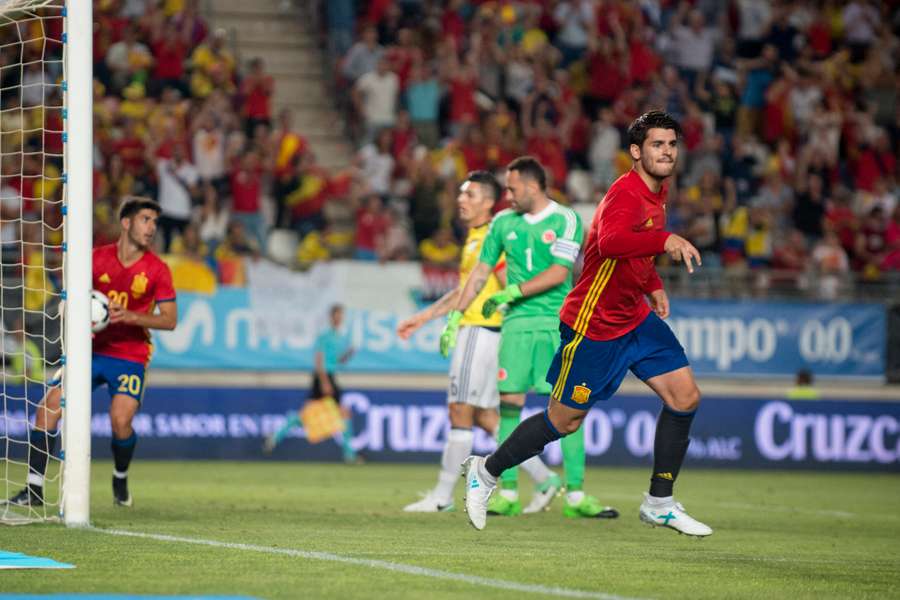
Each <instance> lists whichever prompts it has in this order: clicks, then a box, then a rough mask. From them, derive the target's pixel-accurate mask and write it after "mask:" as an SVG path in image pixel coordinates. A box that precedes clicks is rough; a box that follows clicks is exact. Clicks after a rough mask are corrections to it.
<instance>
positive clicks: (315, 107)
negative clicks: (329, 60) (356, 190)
mask: <svg viewBox="0 0 900 600" xmlns="http://www.w3.org/2000/svg"><path fill="white" fill-rule="evenodd" d="M207 6H209V9H210V11H209V14H208V17H209V21H210V23H211V24H212V26H214V27H221V28H223V29H225V30H226V31H228V33H229V38H230V39H231V40H232V42H233V43H234V45H235V48H234V50H235V51H236V54H237V56H238V57H240V60H241V63H242V64H244V65H246V63H247V61H249V60H250V59H252V58H254V57H259V58H262V60H263V62H264V63H265V69H266V72H268V73H269V74H270V75H272V77H274V78H275V95H274V97H273V102H272V108H273V115H276V114H277V113H278V111H280V110H281V109H283V108H290V109H291V110H292V111H293V113H294V127H295V128H296V130H297V131H298V132H299V133H301V134H302V135H304V136H305V137H306V138H307V139H308V140H309V143H310V146H311V147H312V149H313V151H314V152H315V154H316V158H317V159H318V162H319V164H321V165H322V166H324V167H326V168H329V169H343V168H346V167H347V166H349V165H350V163H351V161H352V160H353V149H352V146H351V145H350V143H349V141H348V140H347V138H346V137H345V135H344V130H345V128H344V123H343V118H342V117H341V115H340V113H339V111H337V110H336V107H335V101H334V98H333V96H332V92H331V91H330V89H329V84H328V69H329V67H328V66H327V64H326V60H325V55H324V52H323V51H322V50H321V49H320V48H319V44H318V34H317V33H316V31H315V29H314V27H315V26H314V24H313V19H312V18H311V17H310V15H308V14H307V11H308V10H309V5H308V4H307V3H306V2H303V1H298V0H294V1H291V0H254V1H252V2H248V1H247V0H216V1H215V2H210V3H209V4H208V5H207Z"/></svg>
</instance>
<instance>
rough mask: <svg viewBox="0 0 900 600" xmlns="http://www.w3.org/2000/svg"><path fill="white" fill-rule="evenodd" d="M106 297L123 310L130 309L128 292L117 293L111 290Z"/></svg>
mask: <svg viewBox="0 0 900 600" xmlns="http://www.w3.org/2000/svg"><path fill="white" fill-rule="evenodd" d="M106 295H107V296H108V297H109V300H110V302H115V303H116V304H118V305H119V306H121V307H122V308H126V309H127V308H128V292H117V291H116V290H110V291H109V292H107V294H106Z"/></svg>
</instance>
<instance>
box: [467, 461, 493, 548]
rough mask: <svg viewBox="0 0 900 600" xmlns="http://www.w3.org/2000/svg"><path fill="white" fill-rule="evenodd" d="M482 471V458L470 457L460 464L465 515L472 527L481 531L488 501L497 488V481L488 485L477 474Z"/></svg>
mask: <svg viewBox="0 0 900 600" xmlns="http://www.w3.org/2000/svg"><path fill="white" fill-rule="evenodd" d="M479 469H484V457H483V456H470V457H469V458H467V459H466V460H465V461H463V464H462V476H463V477H464V478H465V480H466V497H465V504H466V515H467V516H468V517H469V523H471V524H472V527H474V528H475V529H477V530H479V531H481V530H482V529H484V526H485V525H486V524H487V509H488V500H490V498H491V492H493V491H494V488H495V487H496V486H497V481H496V480H495V481H494V482H493V483H489V482H487V481H485V480H484V478H483V477H482V476H481V475H480V474H479V472H478V471H479Z"/></svg>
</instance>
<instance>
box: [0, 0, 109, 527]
mask: <svg viewBox="0 0 900 600" xmlns="http://www.w3.org/2000/svg"><path fill="white" fill-rule="evenodd" d="M92 45H93V6H92V0H0V207H2V210H3V218H2V219H0V233H2V237H0V249H2V258H0V360H2V362H0V364H2V371H0V392H2V398H0V411H2V412H0V493H3V494H5V495H4V497H3V498H0V501H4V500H6V498H9V497H10V495H11V494H12V493H15V491H16V490H18V489H21V488H22V487H24V486H25V485H26V483H27V484H28V486H29V488H30V485H31V484H32V483H33V480H34V479H35V478H36V479H37V483H35V485H40V486H41V489H42V490H43V492H44V493H43V497H41V498H39V500H40V502H30V501H29V502H26V503H24V504H21V503H19V504H16V503H6V502H0V523H3V524H21V523H30V522H40V521H48V520H57V521H58V520H60V519H61V520H62V521H63V522H65V523H66V525H69V526H75V527H78V526H88V525H89V524H90V459H91V381H90V373H91V329H90V297H91V288H92V282H91V254H92V241H93V106H92V103H93V54H92ZM61 300H65V309H64V310H65V315H64V317H65V318H64V319H62V331H60V325H59V323H60V318H59V317H60V316H61V315H59V314H58V308H57V306H58V304H59V302H60V301H61ZM61 365H65V369H63V381H62V395H63V402H62V408H61V415H62V421H61V424H60V427H59V431H58V432H55V433H53V434H52V435H51V436H49V437H50V438H52V443H51V440H49V439H48V440H47V441H46V443H47V445H48V447H49V452H48V448H47V447H45V448H39V447H36V446H33V445H32V444H31V443H30V431H31V430H32V428H33V424H34V419H35V415H36V413H37V410H36V409H37V406H38V402H39V401H40V399H41V397H43V395H44V394H46V392H47V390H48V389H50V387H49V386H50V382H51V379H52V377H51V376H50V374H51V373H53V372H54V371H57V369H58V367H59V366H61ZM45 437H48V436H45ZM60 438H61V440H62V445H61V449H60V450H59V458H60V459H61V464H60V461H59V460H57V458H56V457H55V456H54V452H53V450H52V449H53V447H54V446H56V441H57V439H60ZM35 453H37V454H43V455H44V464H45V465H47V467H46V468H45V474H46V478H43V479H42V478H41V477H38V476H37V475H36V474H33V473H31V472H30V471H29V469H28V466H29V461H30V459H31V458H33V456H35ZM37 468H39V467H37ZM35 473H37V471H36V472H35ZM42 475H43V474H42Z"/></svg>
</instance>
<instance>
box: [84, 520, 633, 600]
mask: <svg viewBox="0 0 900 600" xmlns="http://www.w3.org/2000/svg"><path fill="white" fill-rule="evenodd" d="M90 529H91V530H92V531H96V532H98V533H105V534H108V535H119V536H125V537H135V538H143V539H148V540H156V541H159V542H179V543H182V544H196V545H198V546H212V547H213V548H228V549H229V550H246V551H248V552H262V553H264V554H282V555H285V556H293V557H296V558H305V559H311V560H326V561H330V562H339V563H344V564H350V565H356V566H360V567H368V568H370V569H384V570H386V571H394V572H397V573H404V574H406V575H418V576H420V577H431V578H433V579H446V580H449V581H459V582H462V583H468V584H471V585H480V586H483V587H490V588H497V589H501V590H511V591H516V592H526V593H530V594H544V595H545V596H558V597H561V598H591V599H594V600H639V599H637V598H630V597H627V596H617V595H615V594H604V593H603V592H588V591H584V590H573V589H569V588H562V587H551V586H545V585H533V584H528V583H517V582H515V581H506V580H503V579H491V578H489V577H479V576H477V575H466V574H464V573H453V572H452V571H441V570H438V569H429V568H426V567H417V566H415V565H406V564H403V563H395V562H389V561H386V560H374V559H368V558H354V557H352V556H342V555H340V554H332V553H331V552H315V551H311V550H294V549H291V548H272V547H269V546H256V545H253V544H238V543H234V542H219V541H216V540H204V539H200V538H188V537H179V536H175V535H165V534H161V533H143V532H140V531H125V530H122V529H101V528H98V527H91V528H90Z"/></svg>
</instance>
